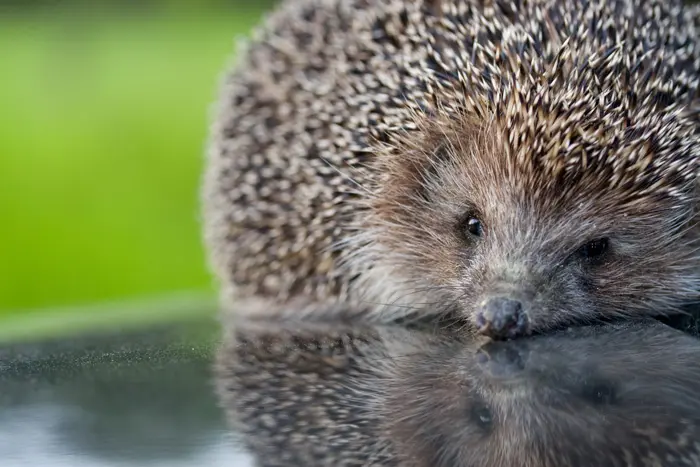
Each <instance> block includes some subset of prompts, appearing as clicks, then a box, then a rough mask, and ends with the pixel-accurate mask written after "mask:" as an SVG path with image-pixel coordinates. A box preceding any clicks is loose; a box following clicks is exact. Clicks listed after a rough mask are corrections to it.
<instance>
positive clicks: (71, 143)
mask: <svg viewBox="0 0 700 467" xmlns="http://www.w3.org/2000/svg"><path fill="white" fill-rule="evenodd" d="M271 4H272V2H270V1H263V2H246V1H243V0H239V1H233V2H184V1H179V2H178V1H151V2H136V1H131V2H126V1H121V2H119V1H114V2H66V1H64V2H59V3H49V2H46V4H44V3H42V2H0V51H2V53H1V61H0V63H1V65H0V338H7V337H10V338H11V337H13V336H14V337H17V336H18V335H22V336H24V335H29V334H34V333H39V332H51V333H55V332H60V331H62V330H73V329H75V328H76V326H79V325H80V324H81V323H83V324H86V323H88V322H89V323H95V322H98V321H104V322H105V323H124V322H126V321H128V320H130V319H136V320H140V319H150V318H154V317H168V316H175V315H183V314H185V315H186V314H191V313H204V312H211V311H212V308H213V303H214V302H215V298H216V292H215V285H214V281H213V279H212V277H211V275H210V273H209V271H208V270H207V268H206V261H205V256H204V251H203V246H202V241H201V226H200V213H199V184H200V180H201V175H202V168H203V162H204V146H205V139H206V134H207V131H208V123H209V113H210V107H211V105H212V103H213V101H214V99H215V98H216V95H217V91H218V83H219V80H220V78H221V74H222V72H223V71H224V69H225V68H226V67H227V65H228V64H229V63H230V62H231V59H232V58H233V52H234V50H235V47H234V44H235V40H236V38H237V37H241V36H245V35H246V34H248V33H249V32H250V30H251V28H252V27H253V26H254V25H255V24H256V23H258V22H259V21H260V19H261V17H262V15H263V13H264V11H265V10H268V9H269V8H270V7H271Z"/></svg>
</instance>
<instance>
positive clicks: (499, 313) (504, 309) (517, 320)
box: [475, 295, 530, 339]
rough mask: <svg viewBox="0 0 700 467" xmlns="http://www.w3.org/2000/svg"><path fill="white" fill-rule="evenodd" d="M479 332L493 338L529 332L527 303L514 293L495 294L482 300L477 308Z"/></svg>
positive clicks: (515, 335)
mask: <svg viewBox="0 0 700 467" xmlns="http://www.w3.org/2000/svg"><path fill="white" fill-rule="evenodd" d="M475 324H476V326H477V330H478V332H479V334H482V335H485V336H488V337H491V338H492V339H512V338H515V337H519V336H522V335H526V334H529V332H530V320H529V316H528V313H527V307H526V304H525V303H523V300H521V299H519V298H517V297H515V296H512V295H494V296H490V297H488V298H486V299H484V300H482V301H481V302H480V303H479V305H478V307H477V310H476V314H475Z"/></svg>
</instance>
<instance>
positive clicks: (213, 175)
mask: <svg viewBox="0 0 700 467" xmlns="http://www.w3.org/2000/svg"><path fill="white" fill-rule="evenodd" d="M697 13H698V8H697V7H684V6H683V5H682V4H681V2H680V1H678V0H671V1H668V0H532V1H523V0H511V1H505V0H502V1H501V0H443V1H437V0H415V1H408V0H283V1H282V2H281V3H280V4H279V6H278V7H277V9H276V10H275V11H273V12H272V13H270V14H269V16H268V17H267V18H266V19H265V21H264V22H263V24H262V26H260V27H259V28H257V29H256V31H255V33H254V36H253V37H252V38H251V39H250V40H249V41H248V42H247V43H245V48H241V51H240V53H239V55H238V57H237V59H236V62H235V64H234V65H232V66H231V67H230V68H229V69H228V70H227V71H226V72H225V74H224V77H223V83H222V84H221V90H220V95H219V98H218V101H217V103H216V111H215V114H214V117H213V118H212V120H213V123H212V127H211V132H210V136H209V142H208V155H207V160H206V169H205V171H204V175H203V183H202V186H203V188H202V199H203V219H204V237H205V243H206V245H207V251H208V257H209V263H210V265H211V269H212V270H213V273H214V275H215V276H216V277H217V278H218V279H219V282H220V284H221V297H222V299H221V301H222V304H223V306H224V308H226V309H235V308H236V304H238V303H243V302H245V301H246V300H253V301H255V300H262V303H274V304H281V303H290V301H293V300H296V299H301V300H312V301H318V302H319V303H322V302H323V301H324V300H327V299H329V298H333V299H340V300H344V301H347V302H349V303H356V304H360V305H361V304H374V305H381V306H379V307H375V308H374V310H375V311H376V316H375V319H377V320H378V321H380V322H391V321H395V320H409V321H410V320H412V319H419V318H420V319H423V318H426V317H429V315H430V313H431V310H438V309H439V310H440V312H441V313H443V317H444V318H445V320H446V322H448V321H449V322H454V323H460V326H461V327H463V328H469V329H472V330H474V331H476V333H478V334H483V335H487V336H490V337H493V338H512V337H517V336H521V335H528V334H532V333H542V332H546V331H549V330H556V329H559V328H563V327H566V326H569V325H572V324H586V323H588V324H590V323H594V322H601V321H610V320H618V319H627V318H637V317H643V316H652V317H658V318H659V319H663V318H665V317H673V316H682V315H688V313H689V311H688V310H690V309H693V308H692V307H693V306H694V305H695V304H696V303H697V302H698V298H699V291H700V267H699V266H700V263H699V261H698V253H697V251H698V221H697V214H696V212H697V209H696V207H697V201H698V188H697V177H698V160H699V159H700V136H699V132H698V128H699V127H698V108H699V107H698V99H697V97H698V81H699V80H700V73H699V72H700V48H699V47H698V28H699V26H698V18H700V15H698V14H697ZM435 304H440V306H433V305H435ZM446 305H449V306H446ZM263 308H264V307H263ZM240 309H246V310H251V312H252V310H253V309H254V307H250V306H244V307H240Z"/></svg>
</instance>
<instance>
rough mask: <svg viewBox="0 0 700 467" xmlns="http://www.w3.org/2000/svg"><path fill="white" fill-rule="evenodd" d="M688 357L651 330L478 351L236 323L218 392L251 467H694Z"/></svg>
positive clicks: (394, 337) (381, 335)
mask: <svg viewBox="0 0 700 467" xmlns="http://www.w3.org/2000/svg"><path fill="white" fill-rule="evenodd" d="M698 357H700V342H698V341H697V340H696V339H694V338H692V337H689V336H687V335H685V334H683V333H681V332H678V331H676V330H673V329H671V328H669V327H666V326H665V325H663V324H660V323H658V322H655V321H635V322H631V323H625V324H608V325H600V326H591V327H585V328H576V329H571V330H567V331H562V332H559V333H556V334H549V335H546V336H536V337H530V338H523V339H518V340H516V341H510V342H490V341H481V342H480V343H475V342H474V341H473V340H471V341H469V340H467V339H466V338H464V337H462V336H459V335H447V334H446V333H445V332H421V331H417V330H407V329H399V328H389V327H371V326H368V325H367V326H361V325H357V326H352V327H351V326H345V327H343V326H339V325H338V324H333V325H331V324H328V326H326V325H323V324H319V323H315V324H313V325H311V323H308V322H307V323H303V322H294V323H292V322H287V323H284V324H282V323H278V324H277V325H276V326H272V327H271V326H270V325H269V324H266V325H265V327H258V326H256V325H254V324H252V323H248V324H245V323H240V324H238V325H237V327H236V331H230V332H229V334H228V335H227V339H226V342H225V345H224V346H223V347H222V349H221V352H220V354H219V365H218V370H219V371H218V384H219V390H220V395H221V400H222V402H223V403H224V405H225V408H226V410H227V413H228V416H229V417H230V420H231V422H233V423H234V424H235V427H236V428H237V429H238V430H239V431H240V433H241V434H242V435H243V439H244V443H245V444H246V446H247V448H248V449H249V450H251V451H252V452H253V453H254V454H256V455H257V456H258V462H259V463H258V465H260V466H283V465H284V466H292V465H294V466H297V465H298V466H302V465H303V466H351V465H352V466H365V465H367V466H369V465H393V466H407V467H432V466H436V467H439V466H464V467H467V466H474V467H477V466H478V467H489V466H504V467H517V466H533V467H539V466H542V467H550V466H551V467H555V466H641V465H658V466H696V465H700V394H699V391H698V389H699V388H700V358H698Z"/></svg>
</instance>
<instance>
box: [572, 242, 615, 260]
mask: <svg viewBox="0 0 700 467" xmlns="http://www.w3.org/2000/svg"><path fill="white" fill-rule="evenodd" d="M609 248H610V242H609V241H608V239H607V238H599V239H597V240H593V241H590V242H588V243H586V244H585V245H583V246H582V247H581V248H579V250H578V252H579V255H581V257H583V258H585V259H587V260H592V261H600V260H601V259H603V258H604V257H605V254H606V253H607V252H608V249H609Z"/></svg>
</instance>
